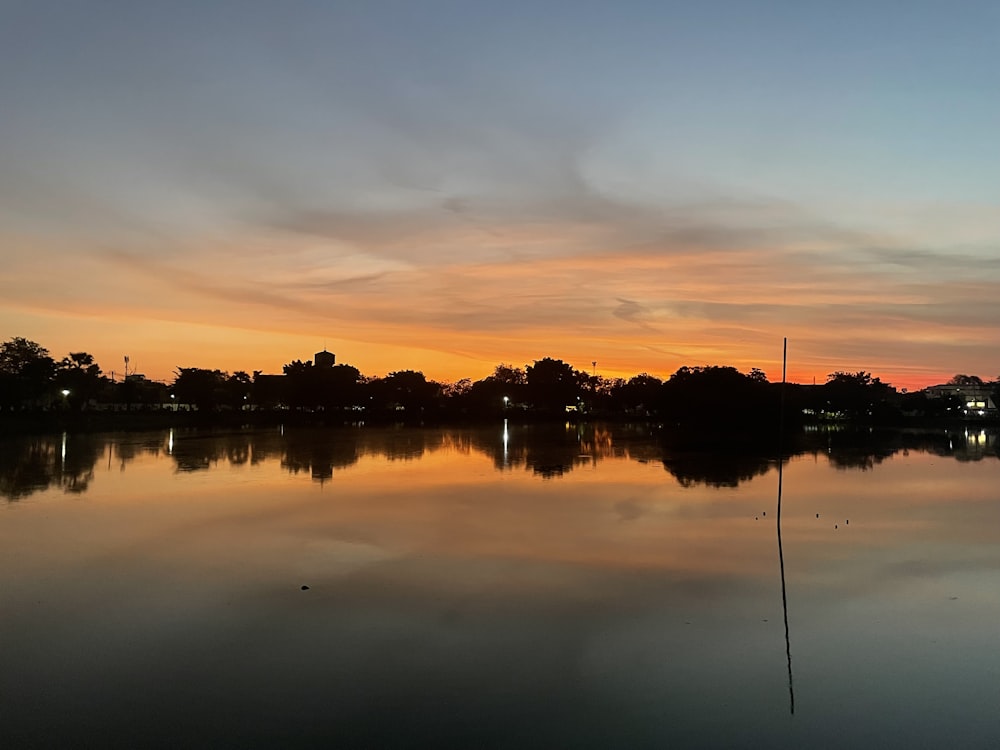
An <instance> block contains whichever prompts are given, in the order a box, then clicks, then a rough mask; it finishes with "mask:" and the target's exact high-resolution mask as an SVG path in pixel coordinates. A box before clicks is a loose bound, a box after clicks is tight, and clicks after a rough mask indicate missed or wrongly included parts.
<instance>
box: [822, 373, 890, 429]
mask: <svg viewBox="0 0 1000 750" xmlns="http://www.w3.org/2000/svg"><path fill="white" fill-rule="evenodd" d="M891 393H894V391H893V388H892V386H890V385H889V384H887V383H883V382H882V381H881V380H879V379H878V378H877V377H872V374H871V373H869V372H865V371H863V370H860V371H858V372H854V373H851V372H841V371H837V372H833V373H830V375H829V376H828V380H827V382H826V384H825V385H824V386H823V397H824V398H825V399H826V411H828V412H839V413H841V414H843V415H844V416H846V417H848V418H860V419H868V418H874V419H878V418H880V417H884V416H885V415H886V413H887V411H888V409H889V408H890V405H889V403H888V399H889V395H890V394H891Z"/></svg>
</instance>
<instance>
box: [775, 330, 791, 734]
mask: <svg viewBox="0 0 1000 750" xmlns="http://www.w3.org/2000/svg"><path fill="white" fill-rule="evenodd" d="M787 368H788V338H787V337H786V338H785V342H784V346H783V348H782V353H781V408H780V422H779V424H778V512H777V518H778V520H777V526H778V567H779V568H780V569H781V609H782V613H783V614H784V618H785V660H786V662H787V664H788V711H789V713H791V714H792V715H794V714H795V689H794V687H793V686H792V644H791V641H790V640H789V637H788V595H787V592H786V589H785V554H784V548H783V547H782V544H781V488H782V480H783V479H784V465H785V452H784V451H785V448H784V437H785V380H786V377H787Z"/></svg>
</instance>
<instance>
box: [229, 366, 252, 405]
mask: <svg viewBox="0 0 1000 750" xmlns="http://www.w3.org/2000/svg"><path fill="white" fill-rule="evenodd" d="M252 391H253V378H251V377H250V375H249V374H247V373H246V372H245V371H244V370H237V371H236V372H234V373H233V374H232V375H230V376H229V377H228V378H227V379H226V383H225V394H226V395H225V402H226V404H227V405H229V406H231V407H232V408H233V409H242V408H243V407H244V406H245V405H246V404H248V403H249V402H250V394H251V392H252Z"/></svg>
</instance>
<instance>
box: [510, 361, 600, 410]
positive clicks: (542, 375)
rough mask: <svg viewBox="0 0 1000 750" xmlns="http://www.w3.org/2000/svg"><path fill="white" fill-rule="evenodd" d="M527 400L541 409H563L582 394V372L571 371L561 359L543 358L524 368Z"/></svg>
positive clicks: (586, 377)
mask: <svg viewBox="0 0 1000 750" xmlns="http://www.w3.org/2000/svg"><path fill="white" fill-rule="evenodd" d="M524 374H525V380H526V386H527V397H528V400H529V401H531V403H532V404H533V405H534V406H535V408H536V409H539V410H541V411H562V410H563V409H564V408H565V407H566V406H567V405H569V404H576V403H577V402H578V401H579V400H580V399H581V398H582V397H583V395H584V386H585V384H586V383H587V381H588V375H587V373H585V372H580V371H578V370H574V369H573V367H572V366H570V365H568V364H567V363H565V362H563V361H562V360H561V359H552V358H551V357H545V358H543V359H539V360H535V363H534V364H531V365H528V366H527V367H526V368H525V373H524Z"/></svg>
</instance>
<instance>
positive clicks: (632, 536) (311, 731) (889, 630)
mask: <svg viewBox="0 0 1000 750" xmlns="http://www.w3.org/2000/svg"><path fill="white" fill-rule="evenodd" d="M184 439H185V436H181V437H177V436H175V444H174V449H175V450H176V449H177V447H178V446H179V445H180V444H182V443H183V442H184ZM495 439H496V440H497V442H498V443H500V442H501V438H500V436H499V435H495ZM224 440H225V439H223V440H222V441H221V444H222V445H224ZM150 445H151V444H150V442H149V441H144V440H142V439H136V440H135V442H134V444H133V447H134V448H135V449H136V453H135V457H134V459H133V460H131V461H130V462H129V463H128V464H127V465H126V464H120V463H119V462H118V461H117V460H115V457H114V456H111V458H110V459H109V460H108V462H107V463H104V462H99V463H98V465H97V467H96V468H95V472H96V476H95V478H94V480H93V481H92V483H91V486H90V488H89V490H88V491H87V492H86V493H84V494H80V495H68V494H62V493H61V492H60V491H59V490H58V489H57V488H56V489H53V490H51V491H49V492H45V493H40V494H36V495H34V496H32V498H30V499H28V500H25V501H22V502H20V503H14V504H10V505H8V506H7V507H6V509H5V511H4V514H3V516H4V518H3V523H0V548H2V549H4V551H5V558H6V560H7V562H6V564H5V566H3V568H2V569H0V606H2V609H3V611H4V612H5V617H4V618H3V619H2V621H0V640H2V642H3V643H4V644H5V652H6V653H7V655H8V656H7V657H6V658H5V670H4V672H3V674H2V676H0V688H2V690H3V692H4V694H5V695H7V696H9V701H12V703H11V704H10V705H9V706H8V707H9V709H10V711H11V713H10V716H11V717H13V718H14V719H15V721H14V722H13V724H12V725H9V726H12V728H13V731H14V732H15V736H20V735H18V734H17V733H19V732H22V731H25V728H26V727H27V726H28V723H29V722H32V721H33V720H34V717H37V716H38V712H42V713H46V714H48V713H49V712H51V714H52V715H56V714H58V715H60V716H61V717H62V719H61V721H62V722H63V723H62V724H61V725H55V724H52V725H49V726H48V729H47V730H46V731H48V732H50V734H49V735H47V736H58V737H65V736H66V735H61V734H60V732H61V731H63V730H61V729H60V728H59V726H62V727H64V728H65V727H68V729H65V731H66V732H70V731H73V730H74V729H79V728H81V727H82V728H85V729H87V730H88V731H91V732H95V731H99V730H101V729H103V731H110V730H108V729H107V727H103V728H102V722H106V721H111V720H113V721H114V724H115V726H116V727H117V730H116V731H117V732H118V733H119V734H118V736H121V737H133V738H134V737H138V736H149V733H150V731H151V730H154V732H153V736H157V733H159V734H158V736H162V737H163V738H164V744H165V745H168V744H171V741H172V740H174V739H176V738H177V737H178V735H179V734H185V733H195V732H197V733H199V736H202V737H206V738H207V741H208V744H215V742H213V740H217V741H219V742H228V743H230V744H234V745H239V744H244V745H245V744H246V743H247V742H249V741H251V739H252V737H251V733H252V734H253V736H255V737H258V738H259V737H262V736H263V737H266V738H269V739H271V740H272V741H273V742H277V741H278V740H279V739H280V738H281V737H288V736H292V737H297V738H299V739H301V740H303V741H304V740H307V739H317V740H319V739H320V738H321V737H322V736H326V737H329V736H330V735H331V734H333V735H336V737H337V738H338V739H339V740H340V741H341V742H346V743H347V744H351V742H349V741H348V740H350V739H352V738H353V739H354V740H355V742H354V744H361V745H364V744H366V743H365V741H364V740H365V738H367V739H369V740H371V741H373V743H374V744H376V745H379V744H387V743H390V742H394V741H402V742H403V743H404V744H405V742H406V741H407V740H405V739H403V740H401V739H400V738H407V737H420V738H421V739H424V738H427V737H430V738H435V739H437V740H438V742H437V743H435V744H438V745H451V746H469V745H482V744H484V743H483V741H482V738H483V737H487V738H500V739H502V740H505V741H506V742H507V743H508V744H509V745H511V746H515V745H516V746H543V745H544V746H557V745H560V744H562V745H565V744H580V745H584V746H586V745H588V744H589V745H592V746H602V747H603V746H608V742H609V741H610V740H611V739H614V738H618V739H621V738H622V737H625V738H628V739H629V740H630V743H629V744H631V745H633V746H663V743H664V742H665V741H669V740H672V741H674V742H675V743H677V744H683V745H692V744H694V745H697V744H699V743H704V744H707V745H715V746H719V745H722V746H729V745H732V744H733V741H734V738H739V741H738V743H737V744H739V743H748V744H754V745H755V746H778V747H781V746H784V747H802V746H824V744H823V743H824V742H826V743H827V746H844V745H850V746H863V747H880V746H884V745H885V743H886V742H897V743H898V742H907V743H911V742H912V743H917V744H921V743H922V744H923V745H924V746H929V745H934V744H940V743H942V742H946V741H947V742H949V743H957V744H961V745H964V746H969V745H976V744H977V742H978V743H980V744H981V741H982V740H984V739H985V738H992V737H995V736H996V728H997V727H996V725H995V722H996V719H995V710H994V708H995V700H994V697H995V694H994V693H995V688H994V685H995V679H994V678H995V674H996V671H997V670H998V669H1000V661H998V657H997V655H996V651H995V649H994V648H992V642H993V638H994V631H995V628H994V626H993V623H995V621H996V617H997V615H998V614H1000V600H998V597H997V594H996V592H997V591H998V590H1000V588H998V586H997V583H998V581H997V571H998V568H1000V553H998V552H997V551H996V550H997V549H998V545H997V542H998V541H1000V539H998V533H1000V532H998V531H997V529H1000V523H998V521H1000V518H998V517H997V507H998V506H997V503H996V500H997V496H996V492H997V491H996V487H997V486H1000V483H998V481H997V479H998V476H997V474H998V469H1000V463H998V462H997V461H995V460H989V461H980V462H976V463H962V462H958V461H955V460H953V459H951V458H943V457H940V456H936V455H933V454H929V453H921V452H916V451H913V452H910V453H909V454H908V455H903V454H902V453H899V454H896V455H894V456H892V457H890V458H887V459H886V460H884V461H883V462H882V463H881V464H879V465H877V466H875V467H873V468H871V469H869V470H867V471H855V470H844V469H839V468H834V467H833V466H831V465H830V464H828V462H827V461H826V459H825V458H824V457H823V456H822V454H818V455H815V456H814V455H805V456H800V457H797V458H794V459H792V460H791V461H790V463H789V464H788V466H787V468H786V470H785V472H784V508H783V519H784V525H783V539H784V556H785V564H786V572H787V578H788V596H789V620H790V626H791V639H792V656H793V665H794V669H795V679H796V683H795V685H796V715H795V717H794V719H792V720H790V719H789V717H788V716H787V702H786V701H787V687H786V686H785V684H784V679H785V671H784V670H785V663H784V642H783V630H782V612H781V600H780V584H779V581H778V569H777V549H776V540H775V534H774V531H775V529H774V525H773V518H774V513H773V509H774V498H775V491H776V476H775V473H774V472H773V471H772V472H770V473H768V474H766V475H764V476H758V477H756V478H754V479H752V480H751V481H749V482H746V483H743V484H741V485H740V486H739V487H735V488H734V487H723V488H711V487H705V486H699V485H694V486H687V487H685V486H681V485H680V484H678V483H677V482H676V481H675V480H674V479H673V478H672V477H671V476H670V475H669V474H668V473H667V472H665V471H664V469H663V467H662V465H657V464H656V463H639V462H636V461H635V460H634V459H632V458H629V457H628V456H626V455H624V454H614V453H611V454H609V455H608V456H606V457H605V458H603V459H602V460H601V461H599V462H592V463H590V464H588V465H586V466H583V467H580V468H578V469H576V470H574V471H571V472H567V473H565V474H563V475H562V476H561V477H559V478H558V480H555V481H554V480H551V479H546V478H545V477H543V476H541V475H538V474H536V473H533V472H531V471H527V470H523V467H522V470H514V471H511V470H509V469H508V470H503V471H498V470H497V468H496V465H495V462H494V461H493V459H492V458H491V457H488V456H486V455H484V454H482V453H480V452H478V451H474V450H472V451H470V450H468V444H467V443H465V442H463V441H462V440H452V441H450V442H447V443H445V442H442V446H443V447H441V448H440V449H437V450H433V451H427V452H423V453H420V454H410V458H406V459H399V458H389V457H387V456H386V454H385V453H384V452H383V453H381V454H379V453H377V452H374V451H371V452H362V454H361V455H360V457H359V459H358V460H357V462H356V463H354V464H352V465H349V466H345V467H342V468H341V469H338V470H336V471H335V473H334V477H333V479H332V480H331V481H328V482H325V483H323V484H319V483H314V482H312V481H311V480H310V478H309V474H308V473H306V474H305V475H303V476H300V475H296V474H292V473H289V472H288V470H287V469H286V468H285V467H284V466H283V465H282V463H281V462H280V461H278V460H276V459H275V460H262V461H259V462H256V463H255V462H253V461H251V460H248V461H246V462H245V463H241V464H234V463H232V462H230V461H228V460H226V459H225V458H223V459H220V460H218V461H216V462H214V463H212V464H211V466H210V467H209V468H208V469H206V470H199V471H192V472H178V471H177V466H176V462H175V461H174V459H173V456H171V455H170V454H169V452H167V451H160V452H159V453H157V452H153V451H151V450H149V448H150ZM72 446H73V444H72V442H70V443H69V447H70V452H69V453H68V455H67V460H70V459H71V458H72ZM144 446H145V448H144ZM218 452H219V453H220V454H222V455H225V451H222V450H220V451H218ZM123 467H124V470H122V468H123ZM765 514H766V515H765ZM817 514H819V517H818V518H817ZM835 525H836V526H837V528H834V526H835ZM303 584H305V585H309V586H310V589H309V590H308V591H301V590H300V586H301V585H303ZM15 687H16V689H15ZM931 706H936V708H937V710H935V711H931V710H929V709H930V707H931ZM387 710H391V712H392V715H393V721H392V722H387V721H385V712H386V711H387ZM18 717H20V718H18ZM831 732H833V734H831ZM352 733H354V734H352ZM105 736H107V735H105ZM831 736H832V737H834V738H836V741H835V742H834V741H832V740H831V739H830V737H831ZM372 738H374V740H372ZM560 740H561V742H560ZM485 744H489V743H488V742H487V743H485ZM501 744H502V743H501Z"/></svg>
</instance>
